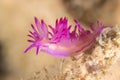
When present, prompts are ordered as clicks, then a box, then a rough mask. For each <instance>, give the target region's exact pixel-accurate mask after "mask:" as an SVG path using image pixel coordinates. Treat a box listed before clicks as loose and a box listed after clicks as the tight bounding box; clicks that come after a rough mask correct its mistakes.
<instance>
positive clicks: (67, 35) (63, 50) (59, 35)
mask: <svg viewBox="0 0 120 80" xmlns="http://www.w3.org/2000/svg"><path fill="white" fill-rule="evenodd" d="M74 22H75V27H74V29H73V30H72V31H71V27H72V26H71V25H68V19H67V18H66V17H65V18H60V19H59V20H58V19H57V20H56V23H55V27H53V26H51V25H46V23H45V22H44V21H43V20H41V22H39V20H38V19H37V18H36V17H35V24H36V27H34V26H33V25H31V26H32V29H33V32H31V31H30V35H28V36H29V37H31V38H32V40H28V42H31V45H30V46H29V47H28V48H27V49H26V50H25V51H24V52H25V53H26V52H27V51H28V50H30V49H31V48H33V47H36V54H38V52H39V51H43V52H46V53H48V54H50V55H53V56H55V57H68V56H74V55H78V54H80V53H81V52H82V51H85V50H87V49H88V48H90V47H91V46H92V45H93V44H94V42H95V41H96V38H97V36H99V35H100V34H101V32H102V31H103V29H105V28H106V26H103V25H102V24H101V23H100V22H98V23H97V24H98V26H97V27H96V28H95V27H94V25H91V26H90V29H91V30H85V29H84V28H83V27H82V26H81V25H80V23H79V22H78V21H76V20H74ZM48 28H49V29H51V32H50V31H48Z"/></svg>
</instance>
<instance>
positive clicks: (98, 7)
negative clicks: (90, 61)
mask: <svg viewBox="0 0 120 80" xmlns="http://www.w3.org/2000/svg"><path fill="white" fill-rule="evenodd" d="M119 14H120V0H0V80H23V79H24V78H26V77H28V75H32V74H34V72H36V71H39V70H40V69H41V68H42V67H44V66H47V65H50V64H54V62H55V61H56V60H57V59H56V58H54V57H52V56H49V55H47V54H43V53H40V54H39V55H38V56H36V55H35V49H32V50H31V51H29V52H28V53H27V54H23V52H24V50H25V48H26V47H27V46H28V45H29V43H27V41H26V40H27V39H28V37H27V36H26V35H27V34H28V31H29V30H31V27H30V24H31V23H34V16H36V17H38V18H39V19H44V20H45V22H46V23H47V24H52V25H54V24H55V23H54V22H55V20H56V18H60V17H65V16H67V17H68V19H69V20H70V21H69V23H70V24H73V19H77V20H79V21H80V22H81V24H82V25H85V26H88V25H90V24H91V23H94V22H96V20H100V21H101V22H102V23H103V24H105V25H110V26H115V25H120V15H119ZM118 76H119V75H118ZM119 77H120V76H119Z"/></svg>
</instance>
